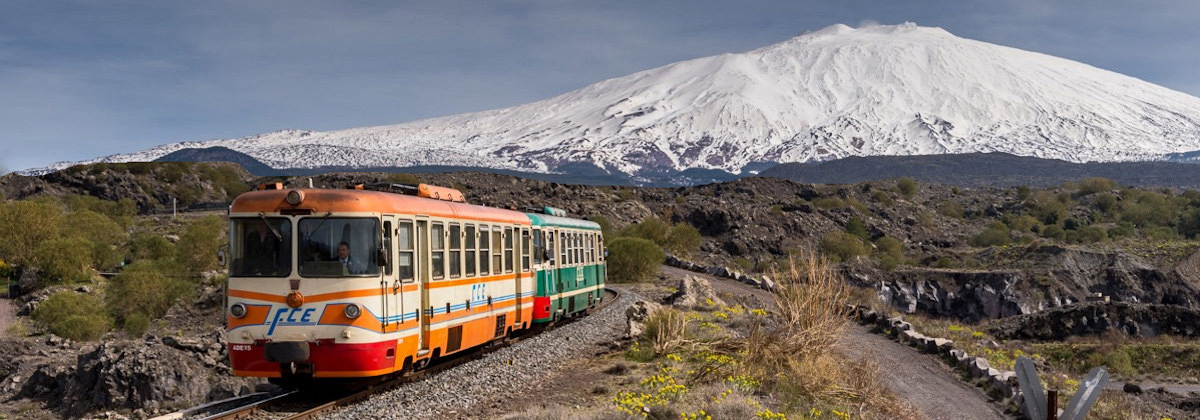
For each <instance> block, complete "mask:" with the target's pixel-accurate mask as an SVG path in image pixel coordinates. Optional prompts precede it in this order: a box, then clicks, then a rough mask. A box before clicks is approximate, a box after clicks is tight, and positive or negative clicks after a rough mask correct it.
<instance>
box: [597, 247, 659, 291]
mask: <svg viewBox="0 0 1200 420" xmlns="http://www.w3.org/2000/svg"><path fill="white" fill-rule="evenodd" d="M664 258H666V255H664V254H663V251H662V249H661V248H659V247H658V245H656V244H655V243H654V242H651V241H649V240H646V239H642V238H630V237H622V238H617V239H613V240H612V243H610V244H609V245H608V274H609V276H608V277H609V279H612V281H614V282H642V281H648V280H650V279H651V278H653V277H654V275H655V273H657V272H658V266H659V264H662V262H663V259H664Z"/></svg>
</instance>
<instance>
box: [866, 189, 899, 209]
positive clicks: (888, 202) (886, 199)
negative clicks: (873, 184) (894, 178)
mask: <svg viewBox="0 0 1200 420" xmlns="http://www.w3.org/2000/svg"><path fill="white" fill-rule="evenodd" d="M871 201H874V202H876V203H879V204H882V205H883V206H884V207H891V206H892V204H895V203H896V202H895V201H893V200H892V196H890V195H888V193H886V192H883V191H875V192H874V193H871Z"/></svg>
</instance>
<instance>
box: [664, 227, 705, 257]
mask: <svg viewBox="0 0 1200 420" xmlns="http://www.w3.org/2000/svg"><path fill="white" fill-rule="evenodd" d="M661 245H662V247H663V248H664V249H666V250H667V251H669V252H670V253H671V254H674V255H678V256H681V257H686V256H688V255H691V253H692V252H694V251H696V250H698V249H700V231H699V230H696V228H695V227H692V225H689V224H687V223H676V224H674V225H672V226H671V228H670V229H668V230H667V237H666V241H665V243H663V244H661Z"/></svg>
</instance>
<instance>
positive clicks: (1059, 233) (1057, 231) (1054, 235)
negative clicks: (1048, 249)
mask: <svg viewBox="0 0 1200 420" xmlns="http://www.w3.org/2000/svg"><path fill="white" fill-rule="evenodd" d="M1066 235H1067V232H1066V231H1064V230H1063V228H1062V226H1059V225H1047V226H1046V227H1045V228H1043V229H1042V237H1043V238H1048V239H1057V240H1063V239H1064V238H1066Z"/></svg>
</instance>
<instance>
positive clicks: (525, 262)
mask: <svg viewBox="0 0 1200 420" xmlns="http://www.w3.org/2000/svg"><path fill="white" fill-rule="evenodd" d="M530 246H531V244H530V241H529V229H521V271H524V272H528V271H529V248H530Z"/></svg>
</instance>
